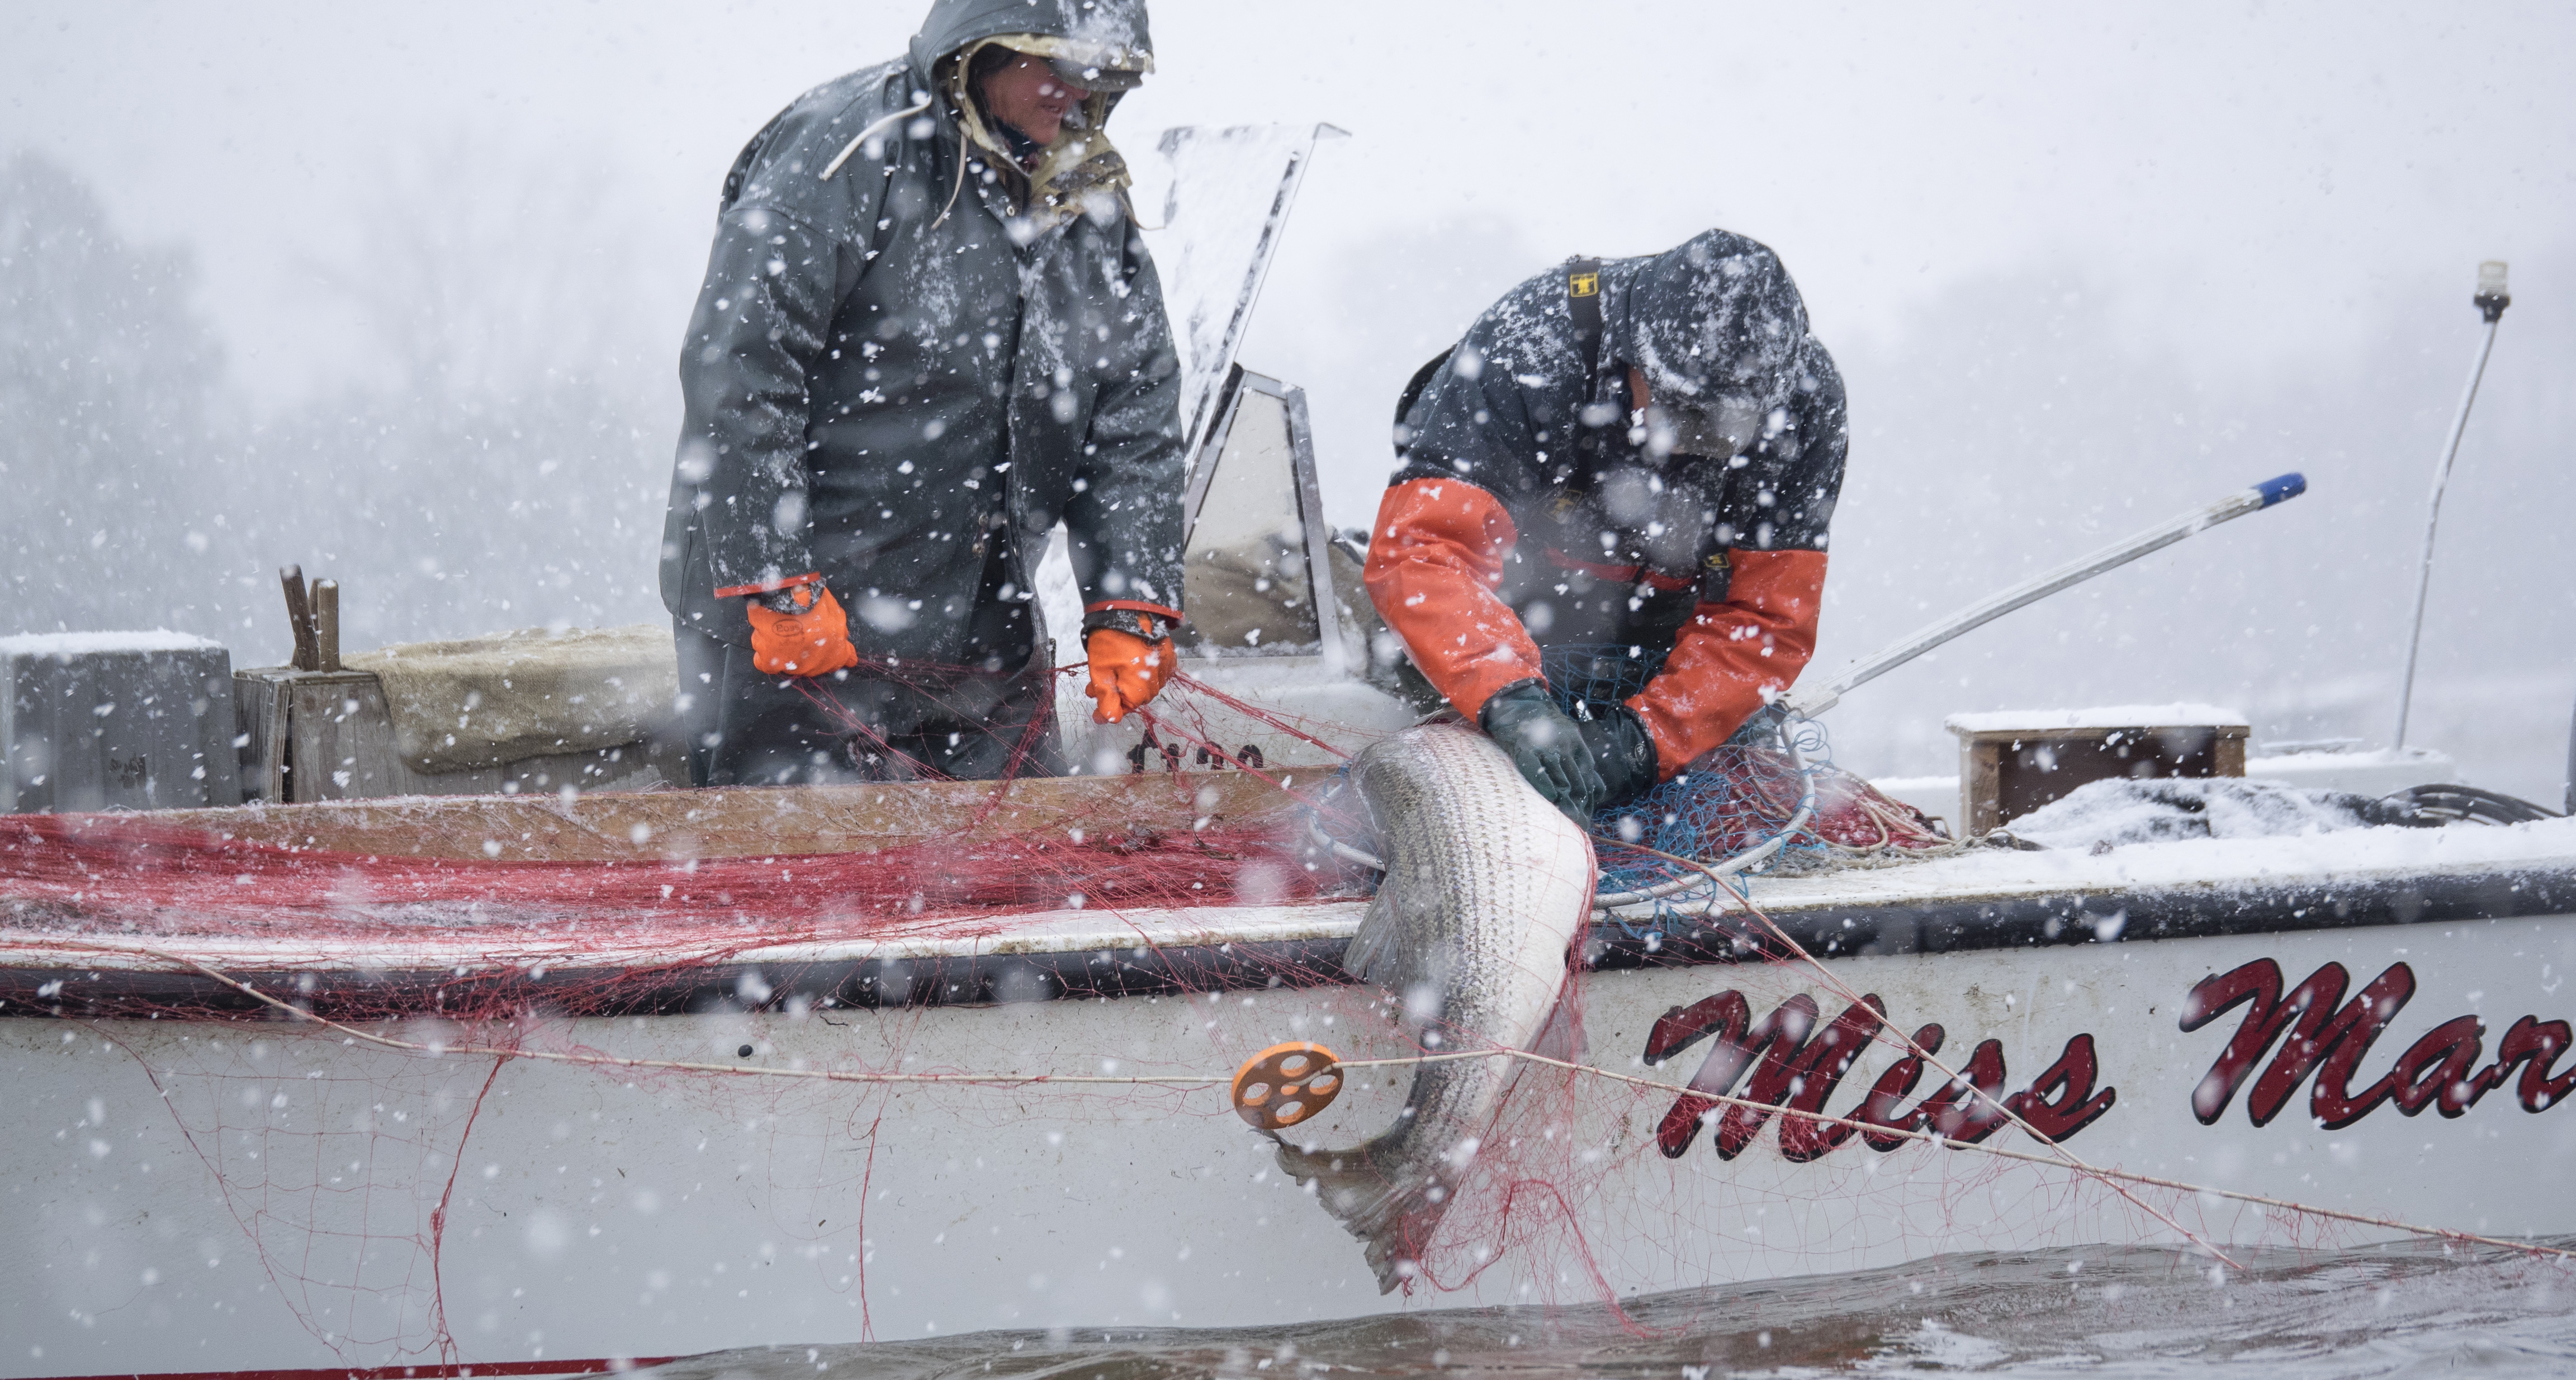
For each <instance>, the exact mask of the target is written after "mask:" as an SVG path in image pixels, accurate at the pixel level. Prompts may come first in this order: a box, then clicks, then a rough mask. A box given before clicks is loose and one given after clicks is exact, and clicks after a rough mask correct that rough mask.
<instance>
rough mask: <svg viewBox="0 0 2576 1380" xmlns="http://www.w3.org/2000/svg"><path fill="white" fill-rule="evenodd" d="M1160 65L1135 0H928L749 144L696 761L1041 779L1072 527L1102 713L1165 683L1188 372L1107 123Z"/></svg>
mask: <svg viewBox="0 0 2576 1380" xmlns="http://www.w3.org/2000/svg"><path fill="white" fill-rule="evenodd" d="M1152 67H1153V54H1152V45H1151V40H1150V38H1149V36H1148V34H1147V32H1146V19H1145V7H1144V4H1143V3H1142V0H938V3H936V4H934V5H933V6H932V7H931V11H930V16H929V18H928V19H927V20H925V21H924V23H923V25H922V30H921V33H920V34H919V35H918V36H916V37H915V38H914V39H913V40H912V49H911V56H910V58H909V59H908V60H898V61H894V62H888V63H884V64H882V65H879V66H876V67H871V68H868V69H866V70H864V71H860V72H854V73H852V74H850V75H849V76H846V77H843V78H841V79H839V80H837V81H834V82H830V83H828V84H826V85H824V86H821V87H818V88H816V89H815V90H813V91H811V92H808V93H807V94H806V95H804V96H803V97H801V98H799V99H798V100H797V101H796V103H795V104H794V105H791V106H789V107H788V108H787V109H786V110H785V111H784V112H782V113H781V114H780V115H779V116H778V117H777V118H776V119H774V120H772V121H770V122H769V125H768V126H767V127H766V128H764V129H763V130H761V131H760V133H759V134H757V135H755V136H754V137H753V138H752V141H751V143H750V145H749V147H747V148H745V149H744V150H743V152H742V155H741V157H740V158H738V159H737V160H736V161H735V163H734V167H733V170H732V172H731V173H730V174H729V175H728V176H727V177H726V179H725V184H724V194H723V198H722V200H721V202H720V218H719V221H718V226H717V231H716V239H715V249H714V252H713V253H712V255H711V256H710V259H709V263H708V267H707V277H706V284H705V286H704V288H703V289H702V290H701V291H700V293H699V297H698V305H697V310H696V313H695V314H694V316H693V317H692V318H691V320H690V323H689V334H688V340H687V343H686V345H685V347H684V348H683V351H682V354H681V358H680V380H681V388H682V393H683V396H684V400H685V403H686V420H685V422H684V424H683V428H682V432H681V439H680V447H679V456H678V460H677V463H676V465H675V468H674V475H673V479H672V483H671V508H670V517H669V519H668V522H667V525H666V527H665V529H664V536H663V548H662V599H663V602H664V604H665V605H666V606H668V607H669V609H670V610H671V614H672V618H673V621H674V623H675V625H676V629H677V639H678V643H679V653H680V671H681V692H682V695H683V706H682V707H683V716H684V718H685V719H686V720H687V721H688V725H689V729H690V733H691V743H692V753H691V763H690V775H691V778H692V780H693V782H694V783H695V784H699V785H709V784H719V785H721V784H734V783H755V782H776V781H828V780H851V779H864V778H875V779H906V778H912V777H916V776H927V775H932V774H936V775H939V776H949V777H992V776H997V775H1002V774H1005V773H1009V772H1015V771H1016V772H1048V771H1052V770H1053V769H1054V767H1055V762H1054V758H1055V756H1056V746H1055V743H1054V741H1053V734H1052V732H1051V724H1052V719H1051V716H1050V709H1051V706H1052V704H1053V690H1052V685H1053V678H1052V667H1051V665H1050V661H1051V658H1049V657H1048V656H1047V655H1046V654H1045V653H1046V648H1047V640H1046V637H1045V636H1044V630H1043V629H1042V628H1041V627H1040V626H1039V620H1038V616H1037V614H1036V604H1035V601H1034V592H1033V589H1032V584H1033V580H1032V576H1033V575H1034V573H1035V570H1036V567H1037V563H1038V558H1039V556H1040V554H1041V553H1043V552H1044V550H1045V549H1046V542H1047V537H1048V533H1049V532H1050V531H1051V530H1052V529H1053V528H1054V526H1055V524H1056V523H1057V522H1058V521H1059V520H1061V521H1062V522H1063V523H1064V524H1065V526H1066V529H1067V532H1068V533H1069V535H1070V538H1071V551H1072V558H1073V570H1074V575H1075V578H1076V580H1077V582H1078V583H1079V585H1080V587H1081V590H1082V595H1083V598H1084V599H1085V600H1086V608H1085V614H1084V618H1083V628H1084V632H1085V639H1084V641H1085V646H1086V649H1087V651H1088V654H1089V660H1090V672H1091V684H1090V687H1089V690H1088V693H1089V694H1090V695H1091V696H1092V698H1093V699H1095V700H1097V701H1098V707H1097V709H1096V710H1095V715H1096V717H1099V718H1101V719H1102V720H1103V721H1105V722H1116V721H1117V720H1118V719H1120V718H1122V717H1123V716H1124V715H1125V714H1126V713H1127V711H1129V710H1131V709H1134V708H1135V707H1137V706H1139V705H1141V704H1143V703H1145V702H1146V701H1148V700H1150V699H1152V698H1153V697H1154V695H1155V693H1156V692H1157V691H1158V690H1160V689H1161V688H1162V685H1163V682H1164V680H1165V679H1166V678H1167V677H1168V676H1169V675H1170V673H1171V669H1172V667H1173V664H1174V662H1173V654H1172V646H1171V640H1170V637H1169V635H1168V634H1169V631H1170V629H1171V627H1172V626H1173V625H1174V624H1175V623H1177V622H1178V621H1179V619H1180V616H1181V615H1180V610H1179V602H1180V590H1181V576H1180V544H1181V514H1180V494H1181V486H1182V475H1181V465H1182V455H1181V428H1180V419H1179V415H1178V397H1177V395H1178V392H1179V380H1178V374H1179V369H1178V364H1177V361H1176V358H1175V356H1174V352H1173V348H1172V338H1171V328H1170V325H1169V323H1168V322H1167V321H1166V319H1165V317H1164V311H1163V295H1162V287H1161V284H1160V281H1159V280H1158V279H1157V278H1156V276H1155V273H1154V266H1153V263H1152V261H1151V260H1150V259H1149V258H1148V257H1147V254H1146V251H1145V246H1144V243H1143V242H1142V241H1141V240H1140V239H1139V238H1138V237H1137V235H1136V228H1135V221H1134V217H1133V215H1132V213H1131V211H1130V209H1129V207H1128V205H1127V199H1126V195H1125V190H1126V187H1127V181H1128V179H1127V170H1126V164H1125V162H1124V161H1123V160H1122V159H1121V158H1120V157H1119V155H1118V153H1117V151H1116V150H1115V149H1113V148H1112V147H1111V146H1110V144H1109V141H1108V138H1107V136H1106V134H1105V133H1104V130H1103V126H1104V124H1105V122H1106V121H1107V119H1108V117H1109V112H1110V110H1111V108H1112V107H1113V106H1115V105H1116V104H1117V101H1118V99H1119V96H1120V94H1121V93H1123V92H1125V91H1127V90H1129V89H1132V88H1133V87H1135V86H1136V85H1137V83H1138V82H1140V81H1141V80H1142V79H1143V76H1144V74H1145V73H1146V72H1149V71H1151V70H1152ZM845 610H846V612H845ZM851 614H855V615H856V621H855V623H853V622H852V621H851V618H850V616H849V615H851Z"/></svg>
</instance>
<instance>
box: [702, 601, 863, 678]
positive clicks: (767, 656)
mask: <svg viewBox="0 0 2576 1380" xmlns="http://www.w3.org/2000/svg"><path fill="white" fill-rule="evenodd" d="M718 592H719V593H721V592H722V591H718ZM789 597H790V598H791V599H793V600H794V601H795V604H796V609H795V611H794V612H792V613H790V612H782V611H781V610H778V609H773V608H769V607H767V606H766V605H764V604H762V603H761V602H760V601H759V600H758V599H753V600H752V601H751V602H750V603H749V604H748V605H746V606H745V608H744V612H745V613H747V614H749V615H750V617H751V664H752V667H753V668H754V669H756V670H758V671H759V672H760V673H761V674H762V675H765V676H823V675H830V674H831V673H832V672H834V671H846V670H848V669H849V668H851V667H853V666H856V665H858V664H859V649H858V648H856V647H853V646H851V645H850V618H849V615H848V614H845V613H843V612H841V601H840V600H838V599H835V598H833V597H832V591H830V590H828V589H826V588H824V587H823V582H822V581H820V580H814V581H812V582H810V583H807V584H801V585H797V586H795V587H794V588H793V590H792V591H790V593H789Z"/></svg>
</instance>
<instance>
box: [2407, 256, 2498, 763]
mask: <svg viewBox="0 0 2576 1380" xmlns="http://www.w3.org/2000/svg"><path fill="white" fill-rule="evenodd" d="M2469 300H2470V302H2471V303H2472V304H2473V305H2475V306H2476V307H2477V309H2478V311H2479V313H2480V314H2482V315H2484V316H2485V317H2486V319H2487V329H2486V332H2485V334H2483V335H2481V336H2479V337H2478V360H2477V363H2475V364H2472V365H2470V366H2469V386H2468V388H2467V389H2465V390H2464V391H2462V392H2461V394H2460V410H2459V411H2458V412H2456V413H2454V414H2452V417H2451V436H2450V439H2449V440H2448V441H2445V442H2444V443H2443V445H2442V464H2441V467H2440V468H2439V469H2436V470H2434V471H2433V502H2432V511H2431V512H2429V513H2427V514H2426V515H2425V517H2424V563H2423V566H2422V568H2421V569H2419V570H2418V571H2417V572H2416V575H2415V622H2414V626H2413V627H2412V628H2411V629H2410V630H2409V631H2408V632H2407V634H2406V681H2405V684H2403V685H2401V686H2400V687H2398V691H2397V741H2396V742H2395V743H2394V744H2392V746H2394V747H2397V748H2400V749H2403V748H2404V747H2405V746H2406V718H2407V715H2408V713H2409V712H2410V711H2411V710H2413V709H2414V707H2415V656H2416V653H2417V652H2418V651H2420V650H2421V649H2422V647H2423V643H2424V598H2425V596H2426V595H2427V594H2430V593H2431V592H2432V589H2433V533H2434V531H2435V529H2437V528H2439V527H2440V526H2441V525H2442V489H2443V486H2444V485H2447V484H2449V483H2450V482H2451V462H2452V461H2454V460H2457V459H2458V458H2460V433H2462V432H2464V431H2467V430H2468V429H2469V404H2471V403H2473V402H2476V401H2477V400H2478V380H2480V379H2482V378H2484V377H2486V372H2487V356H2488V355H2490V354H2492V353H2494V351H2495V338H2496V323H2497V322H2499V321H2502V320H2503V319H2504V309H2505V308H2507V307H2509V306H2512V305H2513V296H2512V294H2510V293H2508V292H2506V291H2505V288H2504V265H2503V264H2502V263H2501V262H2498V261H2496V260H2494V259H2489V260H2488V261H2486V262H2485V263H2482V264H2480V265H2478V294H2477V296H2475V297H2472V298H2470V299H2469Z"/></svg>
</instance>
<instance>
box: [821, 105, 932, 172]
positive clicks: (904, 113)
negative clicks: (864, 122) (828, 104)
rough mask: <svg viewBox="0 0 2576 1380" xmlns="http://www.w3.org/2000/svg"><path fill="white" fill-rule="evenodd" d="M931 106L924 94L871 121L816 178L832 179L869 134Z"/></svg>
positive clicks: (825, 165) (865, 140)
mask: <svg viewBox="0 0 2576 1380" xmlns="http://www.w3.org/2000/svg"><path fill="white" fill-rule="evenodd" d="M929 108H930V98H929V97H928V96H923V97H922V98H921V100H920V102H919V103H918V104H914V105H908V106H905V107H904V108H903V109H901V110H898V111H896V112H895V113H893V114H891V115H888V116H886V117H885V118H883V119H880V120H875V121H872V122H870V124H869V125H868V127H867V128H866V129H863V130H860V131H859V137H858V138H856V139H853V140H851V141H850V142H848V143H846V144H843V145H842V146H841V151H840V152H839V153H836V154H834V155H832V161H831V162H829V163H826V164H824V165H823V171H821V172H819V173H817V174H815V180H816V181H819V182H829V181H831V180H832V174H834V173H836V172H839V171H840V170H841V165H842V164H844V163H847V162H849V161H850V155H851V154H854V153H857V152H858V151H859V145H861V144H864V143H866V142H867V141H868V136H870V135H872V134H875V133H876V132H877V131H878V130H881V129H883V128H885V127H886V126H888V125H890V124H893V123H894V122H895V121H897V120H901V119H904V118H906V117H908V116H913V115H918V114H920V113H921V112H923V111H925V110H928V109H929Z"/></svg>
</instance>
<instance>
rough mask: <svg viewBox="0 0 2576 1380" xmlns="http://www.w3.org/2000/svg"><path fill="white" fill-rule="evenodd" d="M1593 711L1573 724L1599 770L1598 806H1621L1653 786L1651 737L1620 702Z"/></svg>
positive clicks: (1653, 765)
mask: <svg viewBox="0 0 2576 1380" xmlns="http://www.w3.org/2000/svg"><path fill="white" fill-rule="evenodd" d="M1594 712H1595V714H1596V715H1598V717H1596V718H1593V719H1590V720H1588V721H1585V722H1583V723H1579V724H1576V725H1575V727H1576V728H1578V729H1580V730H1581V731H1582V733H1583V746H1584V749H1585V750H1586V751H1587V752H1589V753H1590V754H1591V755H1592V765H1593V769H1594V770H1596V771H1598V772H1600V773H1601V798H1600V807H1601V808H1603V809H1608V808H1611V807H1614V806H1619V805H1625V804H1627V803H1628V802H1629V801H1632V800H1634V799H1636V798H1637V797H1639V796H1641V795H1644V794H1645V793H1646V792H1648V791H1651V790H1653V789H1654V788H1655V774H1656V773H1655V767H1656V761H1655V740H1654V739H1653V738H1652V737H1649V736H1648V735H1647V733H1646V723H1645V720H1643V719H1640V718H1638V717H1637V711H1636V710H1633V709H1630V708H1629V707H1628V706H1626V705H1624V704H1614V705H1611V706H1609V707H1608V709H1606V710H1602V709H1599V708H1596V709H1595V710H1594Z"/></svg>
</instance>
